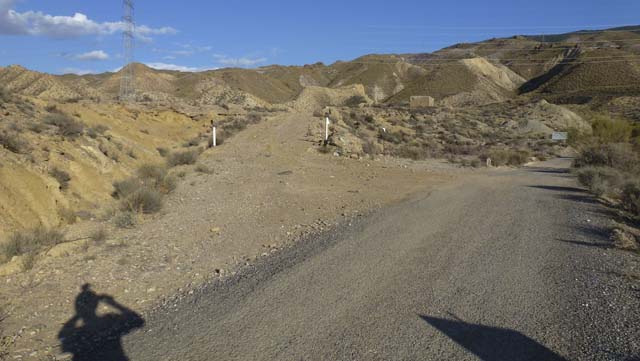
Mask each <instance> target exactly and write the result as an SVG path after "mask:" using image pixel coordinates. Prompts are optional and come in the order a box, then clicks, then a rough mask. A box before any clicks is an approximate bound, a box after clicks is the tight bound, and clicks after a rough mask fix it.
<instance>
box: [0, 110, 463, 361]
mask: <svg viewBox="0 0 640 361" xmlns="http://www.w3.org/2000/svg"><path fill="white" fill-rule="evenodd" d="M321 127H322V124H321V122H320V120H319V119H317V118H312V117H311V116H309V115H303V114H284V115H279V116H274V117H272V118H270V119H268V120H267V121H264V122H262V123H260V124H258V125H253V126H250V127H249V128H248V129H247V130H245V131H243V132H241V133H239V134H238V135H237V136H235V137H234V138H232V139H230V140H227V141H226V142H225V143H224V144H223V145H222V146H220V147H218V148H215V149H210V150H208V151H206V152H205V153H203V155H202V156H201V157H200V163H201V164H203V165H205V166H207V167H208V168H210V169H211V170H212V171H213V174H204V173H198V172H196V171H195V170H194V168H195V166H187V167H184V169H183V170H184V171H186V172H187V176H186V177H185V178H184V179H183V180H181V181H180V184H179V186H178V188H177V190H176V191H175V192H174V193H173V194H171V195H170V196H169V198H168V199H167V202H166V204H165V206H164V209H163V211H162V212H161V214H160V215H157V216H154V217H152V218H151V219H147V220H145V221H144V222H142V224H140V225H138V226H137V228H135V229H132V230H117V229H113V227H111V226H109V224H104V225H101V224H99V223H82V224H79V225H76V226H74V227H72V228H71V229H69V231H68V233H67V238H68V239H74V238H78V239H80V238H82V237H84V236H86V235H87V234H88V232H89V231H90V230H91V229H94V228H96V227H98V226H105V225H106V226H109V228H110V230H109V239H108V241H107V242H106V243H105V244H103V245H96V244H93V243H92V242H89V241H86V240H78V241H76V242H72V243H66V244H63V245H60V246H58V247H56V248H54V249H52V250H51V251H50V252H49V254H48V255H47V256H41V257H40V258H39V259H38V262H37V263H36V265H35V267H34V269H32V270H30V271H28V272H23V273H17V274H14V275H11V276H6V277H0V302H1V304H3V305H5V307H4V308H5V311H6V312H7V313H8V318H7V319H6V320H5V322H4V327H5V329H6V331H7V332H8V333H9V334H11V333H18V332H19V333H20V336H19V337H17V338H16V340H15V347H14V349H13V350H12V352H13V353H14V354H15V355H22V356H24V357H25V359H42V358H44V357H45V356H46V355H56V354H58V353H59V350H58V348H57V347H56V346H57V342H58V340H57V336H56V335H57V332H58V331H59V329H60V327H61V325H62V324H63V323H64V322H65V321H66V320H67V319H69V318H70V317H71V316H72V315H73V314H74V299H75V297H76V295H77V294H78V292H79V288H80V286H81V285H82V284H84V283H91V284H92V285H93V287H94V289H95V290H96V291H97V292H99V293H106V294H109V295H111V296H113V297H114V298H115V299H116V300H118V302H120V303H122V304H124V305H127V306H128V307H131V308H132V309H134V310H135V311H137V312H141V313H143V314H144V313H145V312H146V311H148V310H149V309H150V308H151V307H153V305H155V304H158V303H159V302H160V301H161V300H162V299H163V298H165V297H167V296H170V295H173V294H175V293H176V292H182V291H187V290H188V289H190V288H191V287H194V286H197V285H198V284H201V283H203V282H205V281H207V280H209V279H211V278H213V277H219V275H218V272H217V271H220V274H221V275H222V276H225V275H229V274H231V273H232V272H234V270H237V269H238V268H239V267H241V266H243V265H244V264H245V263H251V262H252V261H253V260H255V259H256V258H257V257H263V256H266V255H268V253H270V252H271V251H272V249H273V248H279V247H282V246H283V245H285V244H287V243H290V242H293V241H295V239H297V238H298V237H299V236H300V235H303V234H307V233H313V232H315V231H318V230H320V229H323V228H328V227H330V226H331V225H332V224H335V223H336V222H340V221H341V220H344V219H345V218H348V217H353V216H357V214H362V213H363V212H365V211H367V210H369V209H372V208H376V207H379V206H382V205H386V204H390V203H393V202H397V201H400V200H402V199H405V198H406V197H408V196H410V195H411V194H414V193H417V192H425V191H428V190H429V189H433V188H434V187H435V186H437V185H439V184H443V183H448V182H451V181H453V180H455V179H456V178H457V177H459V176H460V175H464V174H467V172H471V171H462V170H459V169H456V168H453V167H452V166H450V165H448V164H445V163H442V162H439V161H428V162H409V161H399V160H392V159H379V160H375V161H373V160H364V159H347V158H343V157H335V156H333V155H331V154H320V153H318V152H317V150H316V143H317V139H314V138H315V136H312V135H311V134H316V133H318V130H319V129H321ZM178 170H180V169H178Z"/></svg>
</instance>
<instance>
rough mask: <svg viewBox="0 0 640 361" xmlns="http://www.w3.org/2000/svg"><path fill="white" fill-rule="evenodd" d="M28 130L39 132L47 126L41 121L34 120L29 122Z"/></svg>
mask: <svg viewBox="0 0 640 361" xmlns="http://www.w3.org/2000/svg"><path fill="white" fill-rule="evenodd" d="M29 130H30V131H32V132H34V133H37V134H40V133H42V132H44V131H45V130H47V126H46V125H45V124H43V123H40V122H35V123H31V124H29Z"/></svg>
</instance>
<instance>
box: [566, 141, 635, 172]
mask: <svg viewBox="0 0 640 361" xmlns="http://www.w3.org/2000/svg"><path fill="white" fill-rule="evenodd" d="M639 163H640V157H639V156H638V153H637V152H636V151H635V150H634V149H633V147H632V146H631V144H628V143H613V144H598V145H592V146H588V147H586V148H584V149H583V150H582V151H581V152H580V155H579V156H578V158H576V160H575V163H574V166H575V167H577V168H582V167H589V166H592V167H611V168H615V169H619V170H623V171H634V170H636V169H637V168H638V166H639Z"/></svg>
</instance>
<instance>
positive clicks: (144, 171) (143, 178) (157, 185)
mask: <svg viewBox="0 0 640 361" xmlns="http://www.w3.org/2000/svg"><path fill="white" fill-rule="evenodd" d="M176 183H177V181H176V178H175V177H174V176H172V175H169V174H168V172H167V168H166V167H163V166H159V165H154V164H145V165H142V166H141V167H140V168H138V170H137V172H136V176H135V177H131V178H128V179H125V180H122V181H118V182H114V183H113V187H114V192H113V194H112V196H113V197H114V198H117V199H119V200H120V209H121V210H122V211H125V212H136V213H145V214H150V213H156V212H158V211H160V210H161V209H162V204H163V195H165V194H168V193H171V192H172V191H173V190H174V189H175V188H176ZM116 223H118V222H117V221H116ZM122 223H123V224H125V225H126V226H127V227H128V226H130V222H126V221H123V222H122Z"/></svg>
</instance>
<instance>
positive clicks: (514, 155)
mask: <svg viewBox="0 0 640 361" xmlns="http://www.w3.org/2000/svg"><path fill="white" fill-rule="evenodd" d="M529 157H530V154H529V152H528V151H526V150H513V149H492V150H490V151H489V152H487V153H486V154H484V156H483V157H482V158H484V159H487V158H490V159H491V164H492V165H494V166H497V167H500V166H516V167H517V166H521V165H523V164H525V163H526V162H527V161H528V160H529Z"/></svg>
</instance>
